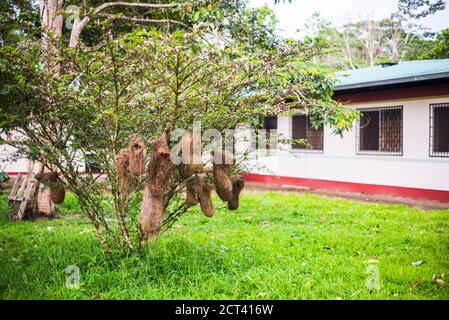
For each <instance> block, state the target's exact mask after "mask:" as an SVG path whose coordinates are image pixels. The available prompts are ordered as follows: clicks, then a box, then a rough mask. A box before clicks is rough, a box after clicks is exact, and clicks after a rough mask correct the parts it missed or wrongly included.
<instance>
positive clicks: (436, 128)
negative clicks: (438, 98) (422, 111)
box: [430, 103, 449, 157]
mask: <svg viewBox="0 0 449 320" xmlns="http://www.w3.org/2000/svg"><path fill="white" fill-rule="evenodd" d="M430 156H431V157H449V103H443V104H432V105H430Z"/></svg>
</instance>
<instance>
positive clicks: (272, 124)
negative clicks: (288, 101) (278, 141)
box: [263, 116, 278, 132]
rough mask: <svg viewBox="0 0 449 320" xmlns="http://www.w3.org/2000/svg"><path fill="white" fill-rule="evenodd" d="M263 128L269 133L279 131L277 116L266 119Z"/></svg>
mask: <svg viewBox="0 0 449 320" xmlns="http://www.w3.org/2000/svg"><path fill="white" fill-rule="evenodd" d="M263 122H264V125H263V128H264V129H265V130H267V132H269V131H270V130H277V128H278V117H276V116H269V117H265V118H264V120H263Z"/></svg>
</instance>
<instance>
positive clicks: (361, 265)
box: [0, 193, 449, 299]
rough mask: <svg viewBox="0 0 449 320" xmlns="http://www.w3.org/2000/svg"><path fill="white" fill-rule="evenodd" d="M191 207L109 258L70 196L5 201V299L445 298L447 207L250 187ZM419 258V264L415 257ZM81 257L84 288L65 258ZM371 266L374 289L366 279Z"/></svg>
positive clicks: (448, 292)
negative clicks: (36, 217) (19, 217)
mask: <svg viewBox="0 0 449 320" xmlns="http://www.w3.org/2000/svg"><path fill="white" fill-rule="evenodd" d="M217 206H218V210H217V215H216V217H214V218H213V219H208V218H205V217H203V216H202V215H201V214H200V213H199V212H198V211H193V212H190V213H188V214H186V215H185V216H184V217H183V218H182V219H181V220H180V222H179V223H178V224H177V225H176V226H175V227H174V228H173V229H172V230H171V231H170V232H169V233H166V234H164V235H163V236H162V238H161V240H160V241H159V242H158V243H157V244H156V245H155V247H154V248H153V249H152V252H151V253H149V254H147V255H146V256H145V257H143V258H138V257H132V258H126V259H122V260H118V259H117V260H116V261H110V259H109V260H108V259H106V258H105V256H104V254H103V253H102V250H101V248H100V245H99V244H98V242H97V240H96V237H95V234H94V233H93V232H92V227H91V226H90V224H89V223H88V222H87V220H85V219H84V218H80V217H79V215H75V214H76V213H78V212H77V204H76V201H74V199H73V197H69V198H68V199H67V200H66V202H65V204H64V205H63V206H62V207H61V211H62V212H63V213H64V214H63V215H62V216H61V217H60V218H58V219H54V220H52V221H35V222H29V221H26V222H13V221H8V220H7V212H8V209H7V205H6V201H5V196H3V197H2V200H1V201H0V212H1V218H0V298H2V299H30V298H34V299H448V298H449V288H448V287H445V288H440V287H439V286H438V285H437V284H435V283H432V276H433V275H434V274H438V275H441V274H449V211H420V210H417V209H411V208H408V207H405V206H402V205H382V204H368V203H361V202H353V201H347V200H339V199H326V198H321V197H319V196H315V195H311V194H304V195H302V194H274V193H266V194H246V195H244V196H243V197H242V202H241V208H240V209H239V210H238V211H235V212H229V211H227V210H226V209H224V206H223V205H222V204H221V203H220V202H217ZM414 261H425V264H423V265H421V266H417V267H414V266H412V265H411V262H414ZM69 265H76V266H78V267H79V268H80V276H81V287H80V289H72V290H70V289H67V288H66V286H65V279H66V274H65V272H64V269H65V268H66V267H67V266H69ZM370 265H374V266H377V267H378V269H379V275H380V289H379V290H373V291H370V290H368V289H367V288H366V287H365V281H366V279H367V276H368V275H367V274H366V272H367V267H368V266H370Z"/></svg>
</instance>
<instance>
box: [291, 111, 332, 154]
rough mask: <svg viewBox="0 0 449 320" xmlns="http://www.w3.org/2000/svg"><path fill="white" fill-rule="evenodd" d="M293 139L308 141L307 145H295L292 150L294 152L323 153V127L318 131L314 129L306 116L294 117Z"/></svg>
mask: <svg viewBox="0 0 449 320" xmlns="http://www.w3.org/2000/svg"><path fill="white" fill-rule="evenodd" d="M292 139H303V140H307V143H306V144H293V145H292V149H294V150H314V151H323V146H324V131H323V127H322V126H321V127H320V128H318V129H315V128H313V127H312V126H311V124H310V122H309V119H308V117H307V116H306V115H297V116H293V117H292Z"/></svg>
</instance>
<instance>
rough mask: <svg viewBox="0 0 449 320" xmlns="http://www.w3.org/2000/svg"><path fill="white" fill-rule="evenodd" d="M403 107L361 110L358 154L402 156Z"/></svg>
mask: <svg viewBox="0 0 449 320" xmlns="http://www.w3.org/2000/svg"><path fill="white" fill-rule="evenodd" d="M402 109H403V108H402V106H399V107H387V108H371V109H359V110H358V111H360V113H361V117H360V119H359V121H358V123H357V124H358V128H357V131H356V133H357V137H356V141H357V154H361V155H395V156H401V155H402V148H403V147H402V140H403V138H402V122H403V111H402Z"/></svg>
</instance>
